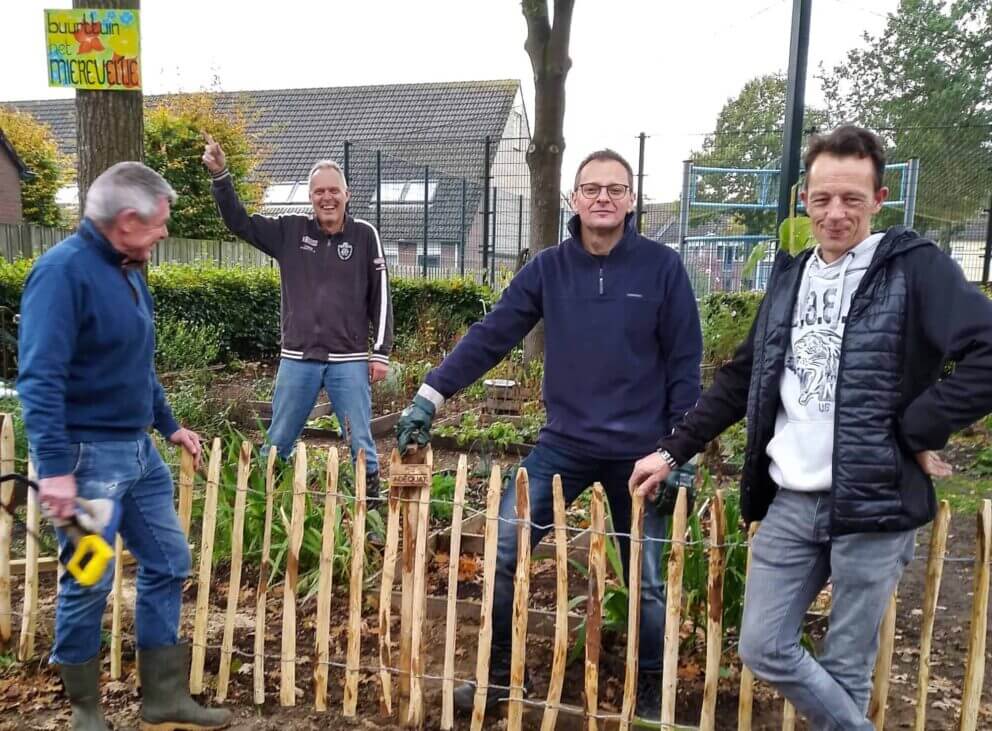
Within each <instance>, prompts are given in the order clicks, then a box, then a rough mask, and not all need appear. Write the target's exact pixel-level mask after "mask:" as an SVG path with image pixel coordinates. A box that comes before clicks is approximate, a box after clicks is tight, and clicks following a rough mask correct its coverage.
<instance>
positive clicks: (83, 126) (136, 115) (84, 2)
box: [72, 0, 145, 217]
mask: <svg viewBox="0 0 992 731" xmlns="http://www.w3.org/2000/svg"><path fill="white" fill-rule="evenodd" d="M140 4H141V3H140V0H72V6H73V7H74V8H94V9H98V8H121V9H126V10H137V9H138V8H139V6H140ZM143 100H144V94H142V93H141V91H89V90H86V89H77V90H76V155H77V158H78V160H77V171H78V176H77V182H78V184H79V215H80V217H81V216H82V215H83V213H84V211H85V210H86V192H87V191H88V190H89V187H90V184H91V183H92V182H93V181H94V180H95V179H96V177H97V176H98V175H99V174H100V173H102V172H103V171H104V170H106V169H107V168H109V167H110V166H111V165H114V164H116V163H119V162H123V161H125V160H136V161H139V162H141V161H143V160H144V159H145V146H144V109H143Z"/></svg>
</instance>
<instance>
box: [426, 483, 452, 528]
mask: <svg viewBox="0 0 992 731" xmlns="http://www.w3.org/2000/svg"><path fill="white" fill-rule="evenodd" d="M454 500H455V478H454V476H452V475H446V474H441V475H434V477H433V479H432V480H431V507H430V509H431V518H433V519H435V520H439V521H442V522H445V523H448V522H451V516H452V514H453V513H454V508H455V506H454V505H453V503H454Z"/></svg>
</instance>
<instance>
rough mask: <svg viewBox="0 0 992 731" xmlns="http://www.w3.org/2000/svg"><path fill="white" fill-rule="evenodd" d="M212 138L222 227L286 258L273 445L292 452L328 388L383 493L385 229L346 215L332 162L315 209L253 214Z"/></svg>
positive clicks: (320, 168) (342, 184)
mask: <svg viewBox="0 0 992 731" xmlns="http://www.w3.org/2000/svg"><path fill="white" fill-rule="evenodd" d="M205 137H206V140H207V145H206V149H205V151H204V153H203V162H204V164H205V165H206V166H207V169H208V170H209V171H210V175H211V177H212V178H213V194H214V198H215V200H216V201H217V205H218V207H219V208H220V212H221V215H222V216H223V218H224V223H225V224H227V227H228V228H229V229H230V230H231V232H232V233H233V234H235V235H237V236H239V237H241V238H242V239H244V240H245V241H247V242H248V243H249V244H251V245H252V246H254V247H255V248H257V249H259V250H261V251H263V252H265V253H266V254H268V255H269V256H271V257H273V258H274V259H275V260H276V261H278V262H279V270H280V274H281V278H282V352H281V353H280V355H281V360H280V362H279V373H278V375H277V376H276V387H275V393H274V395H273V398H272V424H271V425H270V426H269V433H268V442H269V444H273V445H275V446H276V448H277V449H278V451H279V456H280V457H282V458H283V459H286V458H288V457H289V455H290V453H291V452H292V451H293V445H294V443H295V442H296V439H297V438H298V437H299V436H300V432H301V431H303V427H304V425H305V424H306V421H307V417H308V415H309V414H310V410H311V409H312V408H313V405H314V403H315V402H316V401H317V396H318V395H319V394H320V389H321V388H322V387H323V388H324V389H325V390H326V391H327V395H328V396H329V397H330V400H331V404H332V405H333V406H334V411H335V413H336V414H337V417H338V422H339V423H340V424H341V426H342V428H348V429H350V434H349V436H350V441H351V451H352V457H353V458H354V457H355V456H356V455H357V454H358V450H359V449H364V450H365V455H366V460H367V462H366V465H367V466H366V473H367V478H368V479H367V483H366V484H367V486H368V495H369V497H372V498H374V497H377V496H378V494H379V461H378V458H377V455H376V448H375V441H374V440H373V439H372V429H371V426H370V422H371V418H372V397H371V390H370V384H371V383H375V382H376V381H380V380H382V379H383V378H385V377H386V372H387V370H388V368H389V352H390V350H391V348H392V343H393V315H392V306H391V304H390V298H389V279H388V276H387V274H386V259H385V256H384V254H383V251H382V244H381V242H380V241H379V232H378V231H376V229H375V227H374V226H373V225H372V224H370V223H369V222H368V221H363V220H361V219H359V218H352V217H351V216H349V215H348V214H347V212H346V207H347V205H348V201H349V200H350V199H351V193H350V192H349V190H348V183H347V181H346V180H345V178H344V172H343V171H342V170H341V167H340V166H339V165H338V164H337V163H336V162H333V161H331V160H323V161H320V162H318V163H316V164H315V165H314V166H313V167H312V168H311V169H310V174H309V175H308V180H309V186H310V202H311V204H312V205H313V215H311V216H300V215H286V216H278V217H276V218H270V217H268V216H260V215H253V216H250V215H248V212H247V211H246V210H245V207H244V206H243V205H242V203H241V201H240V200H239V199H238V194H237V193H236V192H235V190H234V183H233V181H232V179H231V175H230V173H229V172H228V170H227V163H226V159H225V157H224V151H223V150H222V149H221V146H220V145H219V144H218V143H217V142H215V141H214V140H213V138H211V137H210V135H205ZM370 333H371V336H370Z"/></svg>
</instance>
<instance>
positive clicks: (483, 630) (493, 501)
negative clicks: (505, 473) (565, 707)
mask: <svg viewBox="0 0 992 731" xmlns="http://www.w3.org/2000/svg"><path fill="white" fill-rule="evenodd" d="M500 483H501V479H500V470H499V465H498V464H494V465H493V467H492V471H491V472H490V473H489V492H488V493H487V494H486V531H485V555H484V558H483V568H482V607H481V608H480V610H479V650H478V653H477V655H476V662H475V680H476V686H475V705H474V707H473V708H472V726H471V729H472V731H481V729H482V722H483V721H484V720H485V716H486V695H487V693H488V690H489V657H490V653H491V652H492V641H493V616H492V615H493V581H494V580H495V578H496V546H497V541H498V539H499V495H500Z"/></svg>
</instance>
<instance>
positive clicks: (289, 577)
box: [279, 442, 309, 706]
mask: <svg viewBox="0 0 992 731" xmlns="http://www.w3.org/2000/svg"><path fill="white" fill-rule="evenodd" d="M308 485H309V482H308V480H307V445H306V444H305V443H304V442H300V443H299V444H297V445H296V462H295V464H294V465H293V513H292V517H291V518H290V523H289V548H288V550H287V552H286V579H285V581H284V582H283V592H282V652H281V657H280V670H281V676H280V681H281V682H280V685H279V704H280V705H282V706H295V705H296V591H297V587H298V586H299V580H300V546H301V545H302V543H303V523H304V520H305V518H306V499H307V487H308Z"/></svg>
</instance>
